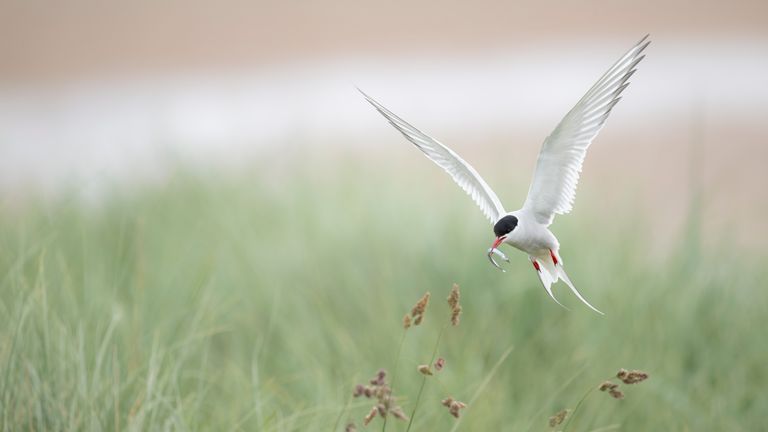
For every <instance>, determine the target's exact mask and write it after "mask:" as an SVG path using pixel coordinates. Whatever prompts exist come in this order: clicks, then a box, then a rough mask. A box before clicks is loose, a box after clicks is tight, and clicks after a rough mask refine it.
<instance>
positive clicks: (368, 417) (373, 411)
mask: <svg viewBox="0 0 768 432" xmlns="http://www.w3.org/2000/svg"><path fill="white" fill-rule="evenodd" d="M377 412H378V410H377V409H376V407H373V408H371V411H369V412H368V414H367V415H366V416H365V418H364V419H363V425H365V426H368V424H369V423H371V421H373V418H374V417H376V413H377Z"/></svg>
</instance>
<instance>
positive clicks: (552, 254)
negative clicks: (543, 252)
mask: <svg viewBox="0 0 768 432" xmlns="http://www.w3.org/2000/svg"><path fill="white" fill-rule="evenodd" d="M549 256H551V257H552V262H554V263H555V265H557V257H556V256H555V253H554V252H552V249H550V250H549Z"/></svg>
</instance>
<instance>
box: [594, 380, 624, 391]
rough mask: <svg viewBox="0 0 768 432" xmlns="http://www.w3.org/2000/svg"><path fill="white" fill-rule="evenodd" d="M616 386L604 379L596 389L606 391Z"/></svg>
mask: <svg viewBox="0 0 768 432" xmlns="http://www.w3.org/2000/svg"><path fill="white" fill-rule="evenodd" d="M618 386H619V385H618V384H614V383H612V382H610V381H606V382H604V383H602V384H600V387H598V388H597V389H598V390H600V391H606V390H613V389H615V388H616V387H618Z"/></svg>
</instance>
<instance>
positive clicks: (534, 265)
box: [531, 260, 541, 272]
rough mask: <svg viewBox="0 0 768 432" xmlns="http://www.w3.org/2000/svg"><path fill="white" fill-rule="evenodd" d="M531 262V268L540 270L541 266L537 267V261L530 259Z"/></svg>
mask: <svg viewBox="0 0 768 432" xmlns="http://www.w3.org/2000/svg"><path fill="white" fill-rule="evenodd" d="M531 262H532V263H533V268H535V269H536V271H537V272H541V267H539V263H537V262H536V260H532V261H531Z"/></svg>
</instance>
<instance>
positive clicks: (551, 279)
mask: <svg viewBox="0 0 768 432" xmlns="http://www.w3.org/2000/svg"><path fill="white" fill-rule="evenodd" d="M549 255H550V256H548V257H539V258H537V257H533V256H529V257H528V258H529V259H530V260H531V262H532V263H533V267H534V268H535V269H536V274H538V276H539V280H540V281H541V284H542V285H543V286H544V289H545V290H546V291H547V294H549V296H550V297H552V300H554V301H555V303H557V304H559V305H560V306H563V304H562V303H560V302H559V301H558V300H557V299H556V298H555V295H554V294H553V293H552V284H554V283H555V282H557V281H558V279H560V280H562V281H563V282H565V284H566V285H568V288H570V289H571V291H572V292H573V294H575V295H576V297H578V298H579V300H581V301H582V303H584V304H585V305H587V306H588V307H589V308H590V309H592V310H593V311H595V312H597V313H599V314H601V315H605V314H604V313H602V312H600V311H599V310H598V309H597V308H596V307H594V306H592V305H591V304H590V303H589V302H588V301H587V299H585V298H584V296H582V295H581V293H580V292H579V290H577V289H576V287H575V286H573V283H572V282H571V280H570V279H568V275H567V274H565V269H564V268H563V262H562V260H561V259H560V257H559V256H558V255H557V252H553V251H549ZM563 307H565V306H563ZM566 309H568V308H566Z"/></svg>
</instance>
